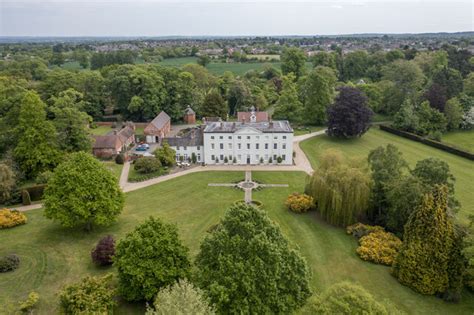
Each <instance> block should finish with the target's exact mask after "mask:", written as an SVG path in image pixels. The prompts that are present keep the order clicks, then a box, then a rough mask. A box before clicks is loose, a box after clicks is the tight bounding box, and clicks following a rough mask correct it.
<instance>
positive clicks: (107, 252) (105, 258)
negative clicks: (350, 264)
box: [91, 235, 115, 266]
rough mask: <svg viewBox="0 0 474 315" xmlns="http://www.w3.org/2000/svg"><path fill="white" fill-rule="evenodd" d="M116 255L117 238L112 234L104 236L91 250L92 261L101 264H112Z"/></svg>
mask: <svg viewBox="0 0 474 315" xmlns="http://www.w3.org/2000/svg"><path fill="white" fill-rule="evenodd" d="M114 255H115V240H114V238H113V237H112V236H111V235H107V236H105V237H103V238H102V239H101V240H100V241H99V243H97V246H96V247H95V248H94V249H93V250H92V252H91V257H92V261H93V262H94V263H95V264H96V265H99V266H107V265H111V264H112V257H113V256H114Z"/></svg>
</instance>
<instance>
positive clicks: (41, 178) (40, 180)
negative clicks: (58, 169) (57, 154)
mask: <svg viewBox="0 0 474 315" xmlns="http://www.w3.org/2000/svg"><path fill="white" fill-rule="evenodd" d="M51 176H53V172H51V171H44V172H42V173H40V174H39V175H38V177H36V183H37V184H40V185H41V184H47V183H48V180H49V179H50V178H51Z"/></svg>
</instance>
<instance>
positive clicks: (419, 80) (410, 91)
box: [382, 60, 425, 114]
mask: <svg viewBox="0 0 474 315" xmlns="http://www.w3.org/2000/svg"><path fill="white" fill-rule="evenodd" d="M382 72H383V77H382V78H383V79H384V80H388V81H392V82H393V83H394V84H393V86H392V87H391V88H390V89H389V90H388V91H387V92H388V93H387V95H386V97H385V102H386V103H387V104H386V108H387V112H388V113H392V114H393V113H395V112H397V111H398V109H399V108H400V106H401V104H403V102H404V101H405V100H406V99H407V98H409V99H415V98H416V97H417V96H418V94H419V91H420V89H421V87H422V85H423V83H424V80H425V76H424V75H423V72H422V71H421V69H420V67H419V66H418V65H417V64H416V63H414V62H413V61H406V60H396V61H394V62H392V63H390V64H388V65H386V66H385V67H384V68H383V70H382Z"/></svg>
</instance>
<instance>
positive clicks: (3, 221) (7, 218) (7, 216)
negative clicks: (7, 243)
mask: <svg viewBox="0 0 474 315" xmlns="http://www.w3.org/2000/svg"><path fill="white" fill-rule="evenodd" d="M25 223H26V216H25V215H24V214H23V213H21V212H20V211H18V210H10V209H6V208H5V209H0V229H6V228H11V227H14V226H17V225H21V224H25Z"/></svg>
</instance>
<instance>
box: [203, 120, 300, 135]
mask: <svg viewBox="0 0 474 315" xmlns="http://www.w3.org/2000/svg"><path fill="white" fill-rule="evenodd" d="M245 128H253V129H256V130H259V131H261V132H263V133H274V132H286V133H292V132H293V128H291V126H290V123H289V122H288V121H287V120H275V121H270V122H269V121H262V122H254V123H252V122H245V123H244V122H230V121H222V122H210V123H208V124H207V125H206V128H205V129H204V133H222V132H225V133H234V132H236V131H238V130H241V129H245Z"/></svg>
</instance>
